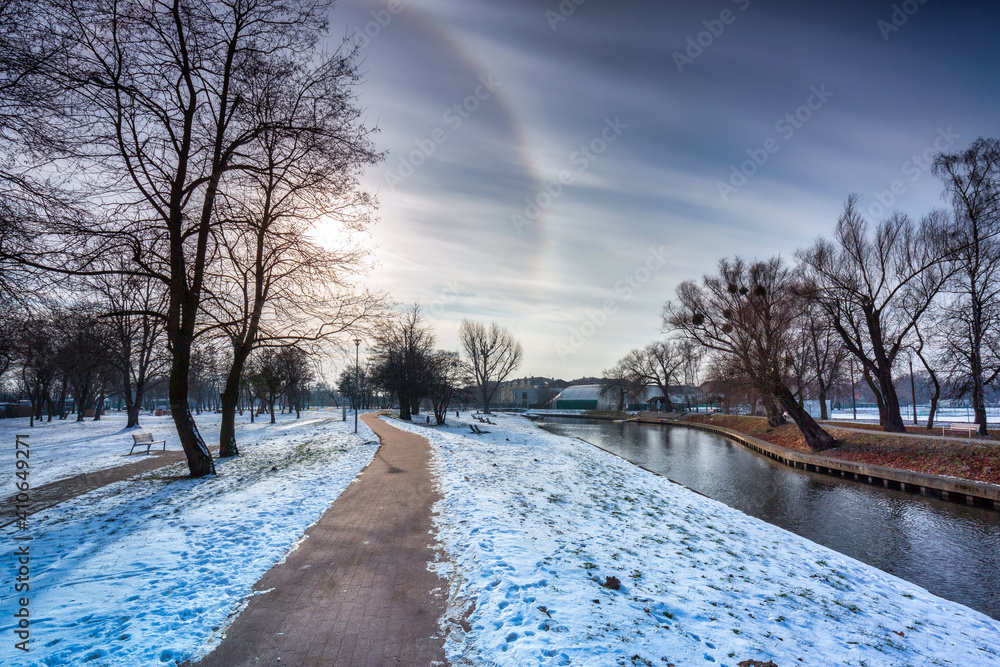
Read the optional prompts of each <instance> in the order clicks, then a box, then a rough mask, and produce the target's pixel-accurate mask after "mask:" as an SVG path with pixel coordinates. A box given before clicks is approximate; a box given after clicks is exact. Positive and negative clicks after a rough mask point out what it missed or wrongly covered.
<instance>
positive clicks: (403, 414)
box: [399, 390, 412, 421]
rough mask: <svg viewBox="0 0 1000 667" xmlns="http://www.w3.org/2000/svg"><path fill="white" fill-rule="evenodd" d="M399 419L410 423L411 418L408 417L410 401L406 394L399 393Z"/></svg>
mask: <svg viewBox="0 0 1000 667" xmlns="http://www.w3.org/2000/svg"><path fill="white" fill-rule="evenodd" d="M399 418H400V419H404V420H406V421H410V420H411V419H412V416H411V415H410V399H409V397H408V396H407V395H406V392H404V391H402V390H401V391H400V392H399Z"/></svg>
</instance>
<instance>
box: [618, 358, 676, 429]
mask: <svg viewBox="0 0 1000 667" xmlns="http://www.w3.org/2000/svg"><path fill="white" fill-rule="evenodd" d="M618 363H619V364H622V365H623V366H624V367H625V370H626V371H627V372H628V374H629V375H630V376H631V378H632V379H633V380H634V381H635V382H636V383H637V384H639V385H640V386H643V387H646V386H653V387H656V388H657V389H659V390H660V393H661V394H662V395H663V405H664V408H665V409H666V411H667V412H673V409H674V406H673V403H671V402H670V385H671V384H678V379H679V376H680V374H681V372H682V367H683V365H684V356H683V355H682V353H681V350H680V348H679V343H678V342H677V341H664V340H661V341H656V342H654V343H650V344H649V345H647V346H646V347H644V348H641V349H638V350H632V351H631V352H629V353H628V354H627V355H625V356H624V357H622V359H621V361H619V362H618Z"/></svg>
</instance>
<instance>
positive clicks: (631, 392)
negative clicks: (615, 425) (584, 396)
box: [600, 361, 645, 412]
mask: <svg viewBox="0 0 1000 667" xmlns="http://www.w3.org/2000/svg"><path fill="white" fill-rule="evenodd" d="M643 387H645V381H644V380H642V379H640V378H638V377H637V376H636V375H634V374H633V373H632V372H631V370H630V369H629V367H628V366H627V365H626V364H625V363H624V362H623V361H619V362H618V363H617V364H615V365H614V366H612V367H611V368H606V369H604V371H603V372H602V373H601V391H600V396H601V398H606V399H612V400H614V401H615V403H616V405H617V406H618V411H619V412H621V411H622V410H624V409H625V408H626V407H627V404H628V402H629V401H630V400H634V399H636V398H638V397H639V396H640V395H641V394H642V390H643Z"/></svg>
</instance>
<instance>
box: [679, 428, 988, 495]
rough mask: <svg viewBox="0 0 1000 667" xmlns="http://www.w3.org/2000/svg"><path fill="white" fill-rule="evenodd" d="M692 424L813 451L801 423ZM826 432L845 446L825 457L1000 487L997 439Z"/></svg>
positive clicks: (838, 430) (868, 432)
mask: <svg viewBox="0 0 1000 667" xmlns="http://www.w3.org/2000/svg"><path fill="white" fill-rule="evenodd" d="M687 420H688V421H694V422H700V423H708V424H715V425H716V426H723V427H725V428H730V429H733V430H734V431H739V432H741V433H746V434H747V435H751V436H753V437H755V438H760V439H761V440H764V441H765V442H770V443H771V444H774V445H779V446H781V447H787V448H788V449H794V450H798V451H809V448H808V447H806V444H805V440H804V438H803V437H802V434H801V433H800V432H799V430H798V428H797V427H796V426H795V424H784V425H783V426H779V427H778V428H771V427H770V426H768V424H767V420H766V419H764V418H763V417H741V416H736V415H711V416H709V415H690V416H688V418H687ZM850 426H851V428H855V427H856V426H857V425H855V424H851V425H850ZM868 426H869V427H871V426H872V425H870V424H869V425H868ZM823 427H824V428H825V429H827V431H828V432H829V433H830V435H832V436H833V437H835V438H837V440H838V442H839V446H838V447H836V448H835V449H831V450H827V451H825V452H822V454H823V455H824V456H829V457H830V458H836V459H842V460H845V461H855V462H857V463H867V464H870V465H879V466H886V467H889V468H899V469H902V470H913V471H916V472H923V473H928V474H932V475H946V476H949V477H960V478H962V479H970V480H975V481H979V482H989V483H991V484H1000V442H997V441H996V440H995V439H993V438H990V439H989V440H982V439H976V438H972V439H971V440H970V439H969V438H968V437H967V436H958V437H954V438H917V437H912V436H911V435H909V434H905V433H904V434H899V435H896V434H888V433H883V432H879V431H876V430H875V429H873V428H868V429H864V430H865V431H866V432H864V433H858V432H853V431H846V430H843V429H839V428H836V427H835V426H834V425H833V424H824V425H823Z"/></svg>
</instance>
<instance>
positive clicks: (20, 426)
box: [0, 413, 219, 498]
mask: <svg viewBox="0 0 1000 667" xmlns="http://www.w3.org/2000/svg"><path fill="white" fill-rule="evenodd" d="M125 423H126V420H125V416H124V414H123V413H108V414H105V415H102V416H101V420H100V421H96V422H95V421H93V420H92V419H90V418H88V419H86V420H85V421H82V422H78V421H75V420H74V418H73V416H70V418H68V419H65V420H58V419H55V420H53V421H51V422H35V425H34V427H29V426H28V418H27V417H21V418H17V419H0V445H2V451H3V457H2V458H3V464H2V465H3V468H2V470H12V469H13V461H14V447H13V443H14V436H15V435H18V434H27V435H28V436H29V437H28V444H29V445H30V450H29V451H30V452H31V463H32V471H31V485H32V486H33V487H38V486H41V485H42V484H47V483H49V482H54V481H56V480H59V479H64V478H66V477H72V476H73V475H79V474H82V473H86V472H93V471H95V470H103V469H105V468H111V467H114V466H120V465H125V464H126V463H133V462H135V461H137V460H139V459H140V458H142V457H144V456H146V454H134V455H132V456H126V455H127V454H128V451H129V449H131V447H132V435H131V434H132V433H152V434H153V440H165V441H166V447H167V451H170V450H180V449H181V444H180V441H179V440H178V439H177V431H176V430H175V429H174V422H173V421H172V420H171V418H170V417H153V416H147V415H141V416H140V417H139V424H140V428H138V429H126V428H125ZM203 424H204V426H203ZM198 426H199V427H200V428H202V429H204V432H203V433H202V435H203V436H204V437H205V438H206V441H208V442H215V441H217V440H218V437H219V436H218V434H219V415H208V414H206V415H203V416H200V417H198ZM213 432H214V434H215V438H214V440H212V439H211V435H212V433H213ZM156 447H157V448H161V447H163V445H157V446H156ZM136 451H139V450H136ZM142 451H145V450H142ZM16 481H17V480H15V479H14V477H13V476H10V475H4V477H3V480H2V483H3V486H2V487H0V494H2V495H3V497H4V498H6V497H9V496H10V495H11V494H13V493H14V492H15V488H14V483H15V482H16Z"/></svg>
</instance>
